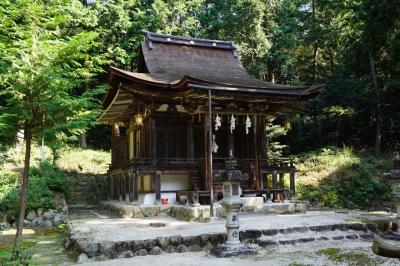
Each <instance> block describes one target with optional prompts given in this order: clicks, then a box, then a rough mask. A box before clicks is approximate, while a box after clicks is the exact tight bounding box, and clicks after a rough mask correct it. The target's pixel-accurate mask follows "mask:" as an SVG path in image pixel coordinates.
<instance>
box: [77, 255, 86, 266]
mask: <svg viewBox="0 0 400 266" xmlns="http://www.w3.org/2000/svg"><path fill="white" fill-rule="evenodd" d="M88 261H89V257H88V255H86V254H85V253H81V254H80V255H79V256H78V259H77V261H76V262H77V263H79V264H81V263H85V262H88Z"/></svg>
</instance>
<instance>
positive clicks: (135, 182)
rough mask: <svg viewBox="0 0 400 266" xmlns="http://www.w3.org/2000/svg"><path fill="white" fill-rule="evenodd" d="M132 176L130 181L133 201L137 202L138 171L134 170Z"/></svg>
mask: <svg viewBox="0 0 400 266" xmlns="http://www.w3.org/2000/svg"><path fill="white" fill-rule="evenodd" d="M132 177H133V180H132V181H133V182H132V184H133V189H132V190H133V191H132V194H133V196H132V197H133V202H134V203H137V204H139V171H138V170H136V171H135V173H134V174H133V176H132Z"/></svg>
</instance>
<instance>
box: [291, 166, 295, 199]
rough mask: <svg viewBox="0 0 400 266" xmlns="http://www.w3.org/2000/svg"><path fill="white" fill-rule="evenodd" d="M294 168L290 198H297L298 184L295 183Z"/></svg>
mask: <svg viewBox="0 0 400 266" xmlns="http://www.w3.org/2000/svg"><path fill="white" fill-rule="evenodd" d="M294 173H295V172H294V170H290V183H289V184H290V185H289V186H290V199H296V185H295V177H294Z"/></svg>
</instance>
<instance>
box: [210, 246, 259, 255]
mask: <svg viewBox="0 0 400 266" xmlns="http://www.w3.org/2000/svg"><path fill="white" fill-rule="evenodd" d="M256 253H257V249H256V248H255V247H252V246H249V245H244V244H240V245H237V246H236V245H235V246H233V245H227V244H220V245H217V246H216V247H214V248H212V249H211V250H210V254H211V255H214V256H215V257H217V258H229V257H237V256H243V255H246V256H247V255H254V254H256Z"/></svg>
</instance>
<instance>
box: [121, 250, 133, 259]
mask: <svg viewBox="0 0 400 266" xmlns="http://www.w3.org/2000/svg"><path fill="white" fill-rule="evenodd" d="M132 257H133V252H132V251H131V250H125V251H123V252H122V253H121V254H119V256H118V258H132Z"/></svg>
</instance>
